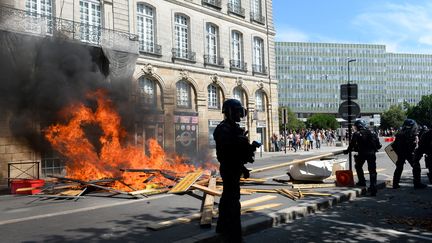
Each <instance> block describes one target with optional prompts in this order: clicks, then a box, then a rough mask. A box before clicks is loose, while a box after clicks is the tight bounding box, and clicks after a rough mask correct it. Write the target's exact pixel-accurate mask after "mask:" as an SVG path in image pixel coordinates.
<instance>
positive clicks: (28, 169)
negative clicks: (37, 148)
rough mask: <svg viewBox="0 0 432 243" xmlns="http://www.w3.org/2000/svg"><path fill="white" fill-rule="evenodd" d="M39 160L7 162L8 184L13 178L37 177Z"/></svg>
mask: <svg viewBox="0 0 432 243" xmlns="http://www.w3.org/2000/svg"><path fill="white" fill-rule="evenodd" d="M39 168H40V162H39V161H28V162H11V163H8V178H7V179H8V186H9V187H10V181H11V180H13V179H39Z"/></svg>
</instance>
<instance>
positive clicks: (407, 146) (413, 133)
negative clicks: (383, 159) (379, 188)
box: [392, 119, 426, 189]
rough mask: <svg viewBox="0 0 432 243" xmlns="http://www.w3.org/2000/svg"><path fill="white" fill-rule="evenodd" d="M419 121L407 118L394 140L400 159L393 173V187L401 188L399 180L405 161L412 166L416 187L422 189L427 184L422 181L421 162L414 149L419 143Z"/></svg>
mask: <svg viewBox="0 0 432 243" xmlns="http://www.w3.org/2000/svg"><path fill="white" fill-rule="evenodd" d="M417 133H418V128H417V123H416V122H415V121H414V120H412V119H406V120H405V121H404V123H403V125H402V128H401V130H400V131H399V132H398V133H397V134H396V139H395V141H394V142H393V145H392V146H393V150H394V151H395V152H396V154H397V156H398V159H397V161H396V169H395V171H394V174H393V188H394V189H397V188H399V187H400V186H399V181H400V178H401V175H402V171H403V167H404V164H405V161H408V163H409V164H410V165H411V167H412V173H413V177H414V180H413V183H414V188H416V189H422V188H425V187H426V185H425V184H423V183H421V178H420V173H421V168H420V163H419V161H418V160H417V161H416V160H414V149H415V148H416V145H417Z"/></svg>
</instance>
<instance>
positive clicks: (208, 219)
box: [192, 177, 216, 228]
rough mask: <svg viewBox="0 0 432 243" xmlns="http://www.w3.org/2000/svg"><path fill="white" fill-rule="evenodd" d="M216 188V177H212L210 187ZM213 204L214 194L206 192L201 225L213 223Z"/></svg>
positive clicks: (205, 226)
mask: <svg viewBox="0 0 432 243" xmlns="http://www.w3.org/2000/svg"><path fill="white" fill-rule="evenodd" d="M192 186H193V185H192ZM215 188H216V177H212V178H210V180H209V184H208V189H210V190H215ZM213 206H214V195H211V194H208V193H206V195H205V197H204V204H203V207H202V214H201V222H200V226H201V227H204V228H209V227H211V223H212V219H213Z"/></svg>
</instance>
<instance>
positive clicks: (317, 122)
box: [306, 114, 339, 130]
mask: <svg viewBox="0 0 432 243" xmlns="http://www.w3.org/2000/svg"><path fill="white" fill-rule="evenodd" d="M306 123H307V124H308V126H309V127H311V128H312V129H333V130H334V129H336V128H338V127H339V124H338V122H337V120H336V117H335V116H334V115H330V114H314V115H312V116H311V117H309V118H308V119H307V121H306Z"/></svg>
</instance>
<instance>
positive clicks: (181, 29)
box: [174, 14, 189, 59]
mask: <svg viewBox="0 0 432 243" xmlns="http://www.w3.org/2000/svg"><path fill="white" fill-rule="evenodd" d="M174 35H175V48H176V57H180V58H186V59H187V58H188V51H189V21H188V18H187V17H186V16H184V15H180V14H176V15H175V22H174Z"/></svg>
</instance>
